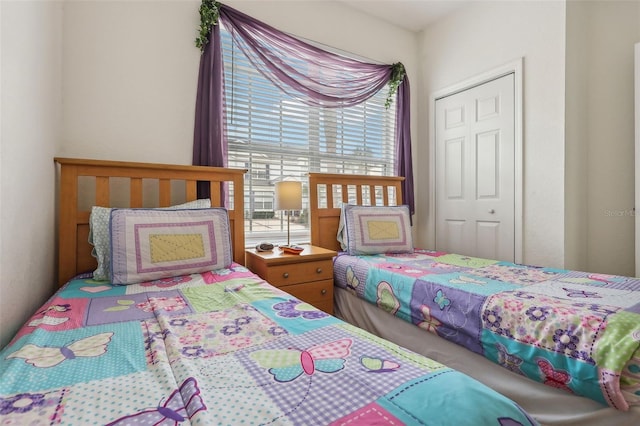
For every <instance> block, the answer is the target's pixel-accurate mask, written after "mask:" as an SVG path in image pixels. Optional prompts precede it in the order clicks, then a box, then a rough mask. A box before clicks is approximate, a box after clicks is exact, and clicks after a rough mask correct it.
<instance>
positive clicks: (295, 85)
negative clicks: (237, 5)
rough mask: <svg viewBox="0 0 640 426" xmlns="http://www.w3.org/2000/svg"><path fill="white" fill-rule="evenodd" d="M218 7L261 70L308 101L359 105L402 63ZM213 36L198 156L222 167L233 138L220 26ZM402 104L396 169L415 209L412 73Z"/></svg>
mask: <svg viewBox="0 0 640 426" xmlns="http://www.w3.org/2000/svg"><path fill="white" fill-rule="evenodd" d="M218 10H219V23H221V24H222V25H224V27H225V29H226V30H227V31H229V33H230V34H231V36H232V37H233V39H234V42H235V43H237V45H238V46H239V48H240V49H241V50H242V51H243V52H244V54H245V55H246V56H247V58H248V59H249V61H250V62H251V63H252V64H253V65H254V66H255V67H256V69H258V70H259V71H260V72H261V73H262V74H263V75H264V76H265V78H267V79H269V80H270V81H271V82H273V84H275V85H276V87H279V88H280V89H281V90H283V91H284V92H285V93H287V94H288V95H290V96H292V97H294V98H295V99H297V100H298V101H300V102H302V103H304V104H307V105H311V106H317V107H324V108H340V107H346V106H352V105H357V104H359V103H361V102H363V101H365V100H367V99H369V98H370V97H372V96H373V95H375V94H376V93H377V92H378V91H380V90H381V89H382V88H384V87H385V86H386V84H387V83H388V82H389V81H390V79H391V78H392V74H393V71H394V66H396V67H397V66H398V65H399V66H402V65H401V64H396V65H380V64H368V63H365V62H361V61H357V60H354V59H350V58H346V57H344V56H340V55H337V54H334V53H331V52H327V51H325V50H322V49H320V48H318V47H316V46H313V45H311V44H309V43H306V42H304V41H302V40H299V39H297V38H295V37H292V36H290V35H288V34H285V33H283V32H281V31H279V30H277V29H275V28H273V27H271V26H269V25H267V24H265V23H263V22H260V21H258V20H256V19H254V18H252V17H250V16H248V15H246V14H244V13H242V12H239V11H237V10H235V9H233V8H231V7H229V6H226V5H224V4H219V8H218ZM210 39H211V41H210V42H209V43H207V44H206V46H205V49H204V51H203V54H202V57H201V60H200V77H199V79H198V103H197V106H196V131H195V138H194V156H193V161H194V164H200V165H215V166H222V165H225V164H226V163H225V162H226V151H227V147H226V144H227V141H226V137H225V135H224V131H223V130H224V129H223V126H224V124H223V122H224V102H223V96H224V93H223V87H222V85H223V82H222V80H223V71H222V70H223V63H222V54H221V47H220V40H219V28H217V25H214V26H213V28H212V33H211V35H210ZM396 69H397V68H396ZM202 73H207V74H211V75H212V76H213V77H207V76H203V75H202ZM218 78H219V79H220V81H218ZM400 96H403V98H402V99H400ZM215 97H218V98H215ZM214 98H215V99H214ZM207 107H208V110H207ZM396 108H397V110H396V120H397V122H396V144H397V147H396V148H397V149H396V153H397V154H398V157H397V159H396V161H397V165H396V172H397V173H399V175H400V176H404V177H405V178H406V180H405V185H404V187H403V199H404V202H405V203H406V204H408V205H409V206H410V209H411V212H413V211H414V197H413V177H412V176H413V172H412V163H411V135H410V132H409V129H410V123H409V79H408V77H407V76H406V74H404V78H403V81H402V83H401V84H400V86H399V87H398V90H397V102H396ZM204 120H206V121H204ZM217 120H222V121H218V123H211V121H217ZM218 131H220V132H221V133H218ZM203 145H206V146H203ZM211 145H217V146H211ZM401 163H402V164H401Z"/></svg>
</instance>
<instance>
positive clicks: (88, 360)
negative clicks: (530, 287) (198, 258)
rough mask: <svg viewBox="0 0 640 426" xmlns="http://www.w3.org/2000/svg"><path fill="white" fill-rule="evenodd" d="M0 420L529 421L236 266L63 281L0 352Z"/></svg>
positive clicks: (431, 364) (443, 370) (498, 398)
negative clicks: (134, 279)
mask: <svg viewBox="0 0 640 426" xmlns="http://www.w3.org/2000/svg"><path fill="white" fill-rule="evenodd" d="M479 407H481V408H479ZM0 424H17V425H30V424H33V425H35V424H49V425H57V424H65V425H143V424H144V425H178V424H183V425H187V424H198V425H218V424H224V425H239V424H244V425H253V424H255V425H258V424H261V425H332V424H349V425H371V424H380V425H383V424H388V425H391V424H393V425H398V424H456V425H477V424H496V425H532V424H537V423H536V421H535V419H533V418H531V417H530V416H529V415H527V413H525V412H524V411H523V410H522V409H521V408H520V407H519V406H518V405H517V404H515V403H514V402H513V401H511V400H509V399H507V398H506V397H504V396H502V395H500V394H498V393H496V392H494V391H492V390H491V389H489V388H487V387H486V386H484V385H482V384H480V383H479V382H477V381H475V380H473V379H471V378H470V377H468V376H466V375H463V374H461V373H459V372H457V371H455V370H452V369H450V368H448V367H446V366H444V365H442V364H439V363H437V362H435V361H433V360H431V359H428V358H425V357H422V356H420V355H417V354H415V353H413V352H410V351H408V350H406V349H403V348H401V347H399V346H397V345H395V344H392V343H390V342H388V341H385V340H382V339H379V338H376V337H374V336H373V335H371V334H368V333H367V332H365V331H363V330H360V329H358V328H356V327H353V326H351V325H348V324H346V323H344V322H342V321H340V320H338V319H337V318H335V317H332V316H330V315H328V314H326V313H323V312H321V311H319V310H317V309H315V308H313V307H312V306H310V305H308V304H305V303H302V302H301V301H300V300H297V299H295V298H293V297H292V296H290V295H288V294H287V293H284V292H283V291H281V290H279V289H277V288H275V287H273V286H271V285H269V284H267V283H266V282H265V281H263V280H261V279H260V278H259V277H257V276H256V275H254V274H252V273H251V272H250V271H248V270H247V269H246V268H244V267H243V266H240V265H237V264H234V265H232V267H231V268H230V269H223V270H217V271H212V272H206V273H201V274H193V275H188V276H181V277H174V278H168V279H162V280H157V281H151V282H145V283H140V284H134V285H129V286H113V285H111V284H109V283H108V282H104V281H94V280H93V279H91V276H89V275H87V276H78V277H77V278H75V279H73V280H71V281H70V282H69V283H67V284H66V285H65V286H64V287H63V288H62V289H61V290H60V291H58V292H57V293H56V294H55V295H54V296H53V297H51V298H50V300H49V301H48V302H47V303H46V304H45V305H44V306H43V307H42V308H41V309H39V310H38V311H37V312H36V313H35V314H34V315H33V316H32V317H31V318H30V319H29V320H28V321H27V323H26V324H25V325H24V327H23V328H22V329H21V330H20V331H19V332H18V334H17V335H16V336H15V338H14V339H13V340H12V341H11V343H10V344H9V345H8V346H7V347H5V348H4V349H3V350H2V351H0Z"/></svg>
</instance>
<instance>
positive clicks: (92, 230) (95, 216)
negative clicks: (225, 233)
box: [89, 198, 211, 280]
mask: <svg viewBox="0 0 640 426" xmlns="http://www.w3.org/2000/svg"><path fill="white" fill-rule="evenodd" d="M209 207H211V200H210V199H208V198H204V199H200V200H194V201H189V202H187V203H183V204H177V205H175V206H170V207H162V208H161V209H163V210H167V209H205V208H209ZM110 215H111V208H109V207H97V206H93V207H92V208H91V215H90V216H89V244H91V245H93V249H91V255H92V256H93V257H95V258H96V260H97V261H98V266H97V267H96V270H95V271H93V279H94V280H108V279H109V278H110V277H109V267H110V265H111V247H110V244H111V242H110V238H109V217H110Z"/></svg>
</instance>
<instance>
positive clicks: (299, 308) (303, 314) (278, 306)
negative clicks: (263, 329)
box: [252, 296, 341, 335]
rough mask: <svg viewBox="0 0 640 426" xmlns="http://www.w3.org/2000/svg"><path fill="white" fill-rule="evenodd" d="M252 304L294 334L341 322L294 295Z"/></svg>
mask: <svg viewBox="0 0 640 426" xmlns="http://www.w3.org/2000/svg"><path fill="white" fill-rule="evenodd" d="M252 305H253V306H254V307H256V308H257V309H258V310H260V311H261V312H262V314H263V315H264V316H266V317H267V318H269V319H270V320H272V321H273V322H275V323H276V324H278V326H280V327H282V328H283V329H285V330H286V331H287V332H288V333H289V334H293V335H296V334H302V333H306V332H307V331H311V330H316V329H318V328H322V327H325V326H328V325H335V324H340V322H341V321H340V320H339V319H337V318H335V317H333V316H331V315H329V314H327V313H326V312H323V311H321V310H318V309H316V308H314V307H313V306H311V305H309V304H308V303H304V302H302V301H300V300H298V299H296V298H295V297H293V296H290V297H286V296H283V297H274V298H272V299H269V300H259V301H257V302H254V303H252Z"/></svg>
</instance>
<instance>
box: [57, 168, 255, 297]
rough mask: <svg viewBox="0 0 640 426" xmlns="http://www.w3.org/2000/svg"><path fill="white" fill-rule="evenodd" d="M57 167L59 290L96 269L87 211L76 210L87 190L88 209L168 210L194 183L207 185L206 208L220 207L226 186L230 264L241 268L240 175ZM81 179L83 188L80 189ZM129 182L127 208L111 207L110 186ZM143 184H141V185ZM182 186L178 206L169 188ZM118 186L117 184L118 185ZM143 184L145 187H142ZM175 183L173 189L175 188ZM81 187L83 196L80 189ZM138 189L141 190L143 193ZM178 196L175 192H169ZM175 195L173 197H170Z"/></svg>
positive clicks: (191, 192) (192, 192)
mask: <svg viewBox="0 0 640 426" xmlns="http://www.w3.org/2000/svg"><path fill="white" fill-rule="evenodd" d="M54 160H55V162H56V163H57V164H59V165H60V188H59V191H60V192H59V196H60V197H59V206H58V211H59V217H58V220H59V228H58V231H59V233H58V285H60V286H62V285H63V284H64V283H66V282H67V281H68V280H69V279H71V278H73V277H74V276H75V275H77V274H79V273H82V272H86V271H90V270H92V269H95V267H96V265H97V263H96V259H95V258H94V257H93V256H92V255H91V249H92V247H91V245H90V244H89V242H88V235H89V214H90V210H91V207H88V208H87V207H81V206H80V204H87V203H86V202H85V203H80V201H86V200H82V196H83V194H84V192H83V190H86V189H87V188H86V187H85V185H89V186H91V187H92V188H88V191H87V193H89V194H91V193H94V194H95V200H90V202H89V205H94V206H101V207H131V208H135V207H143V206H144V207H167V206H170V205H171V204H176V203H180V202H185V201H193V200H195V199H196V198H197V194H196V187H197V183H198V182H210V186H211V196H210V198H211V205H212V206H213V207H220V206H223V205H224V202H223V200H221V198H222V197H221V191H220V187H221V185H220V184H221V183H222V182H228V183H230V184H231V185H233V186H232V188H233V198H232V199H231V200H230V201H232V209H228V211H229V223H230V226H231V240H232V243H233V259H234V261H235V262H237V263H239V264H242V265H244V250H245V247H244V192H243V188H244V174H245V173H246V170H244V169H228V168H221V167H205V166H185V165H169V164H155V163H135V162H123V161H102V160H83V159H75V158H59V157H56V158H54ZM81 177H89V178H90V179H86V178H83V179H82V181H83V182H82V185H81V184H80V180H81V179H80V178H81ZM123 178H125V179H124V180H125V182H126V179H128V180H129V183H128V188H129V197H128V205H121V204H119V203H117V202H113V204H112V201H111V195H112V194H111V191H110V187H111V185H112V183H116V182H118V181H122V180H123ZM143 181H144V182H143ZM175 181H178V182H183V183H184V186H183V187H184V197H185V199H184V200H183V201H178V202H175V201H173V199H172V198H174V197H172V189H173V188H174V186H175V185H174V182H175ZM156 182H157V193H158V201H157V205H151V206H150V205H148V204H149V203H148V200H147V199H146V198H145V197H144V195H145V193H146V192H145V191H146V188H147V187H148V185H152V184H153V183H156ZM118 183H120V182H118ZM143 183H144V185H143ZM179 185H180V183H178V187H179ZM80 187H82V190H81V189H80ZM143 188H144V189H145V190H143ZM174 192H176V193H177V192H178V191H174ZM173 195H176V194H173Z"/></svg>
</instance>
